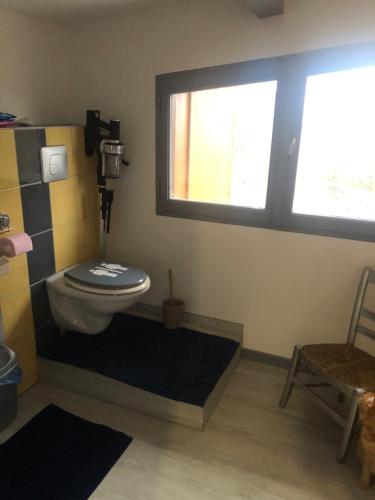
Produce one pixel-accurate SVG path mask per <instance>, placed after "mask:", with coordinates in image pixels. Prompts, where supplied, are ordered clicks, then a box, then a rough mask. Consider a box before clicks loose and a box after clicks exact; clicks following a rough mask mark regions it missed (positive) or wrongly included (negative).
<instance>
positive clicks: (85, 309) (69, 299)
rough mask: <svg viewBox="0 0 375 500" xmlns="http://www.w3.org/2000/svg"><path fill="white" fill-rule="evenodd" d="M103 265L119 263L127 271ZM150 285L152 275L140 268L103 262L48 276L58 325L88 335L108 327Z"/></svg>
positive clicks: (75, 267) (54, 316)
mask: <svg viewBox="0 0 375 500" xmlns="http://www.w3.org/2000/svg"><path fill="white" fill-rule="evenodd" d="M102 266H117V268H120V269H123V270H124V271H120V270H114V271H113V270H112V269H111V268H110V269H107V270H106V268H103V267H102ZM95 272H97V273H98V274H95ZM150 286H151V282H150V278H149V277H148V276H147V274H146V273H144V272H143V271H141V270H139V269H135V268H131V267H125V266H121V265H116V264H103V263H101V262H90V263H85V264H79V265H78V266H73V267H72V268H69V269H68V270H66V271H62V272H59V273H56V274H54V275H52V276H50V277H49V278H48V279H47V290H48V298H49V303H50V307H51V312H52V315H53V318H54V320H55V322H56V323H57V325H58V326H59V327H60V328H62V329H65V330H74V331H77V332H82V333H88V334H97V333H100V332H102V331H103V330H105V328H106V327H107V326H108V325H109V323H110V322H111V320H112V317H113V315H114V314H115V313H118V312H122V311H125V310H126V309H129V307H131V306H132V305H133V304H135V303H136V302H138V301H139V299H140V298H141V297H142V296H143V295H144V294H145V293H146V292H147V291H148V289H149V288H150Z"/></svg>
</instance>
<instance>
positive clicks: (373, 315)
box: [347, 267, 375, 345]
mask: <svg viewBox="0 0 375 500" xmlns="http://www.w3.org/2000/svg"><path fill="white" fill-rule="evenodd" d="M358 333H359V334H362V335H365V336H366V337H368V338H370V339H372V340H375V270H374V269H371V268H370V267H365V269H364V270H363V271H362V275H361V279H360V281H359V285H358V292H357V296H356V299H355V302H354V308H353V314H352V319H351V322H350V327H349V332H348V337H347V343H348V344H351V345H353V344H354V343H355V341H356V338H357V334H358Z"/></svg>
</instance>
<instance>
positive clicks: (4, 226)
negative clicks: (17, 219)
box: [0, 212, 12, 234]
mask: <svg viewBox="0 0 375 500" xmlns="http://www.w3.org/2000/svg"><path fill="white" fill-rule="evenodd" d="M11 230H12V228H11V227H10V218H9V215H8V214H4V213H1V212H0V234H2V233H7V232H9V231H11Z"/></svg>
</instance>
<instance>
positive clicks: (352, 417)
mask: <svg viewBox="0 0 375 500" xmlns="http://www.w3.org/2000/svg"><path fill="white" fill-rule="evenodd" d="M361 395H362V392H361V391H358V390H355V391H354V393H353V397H352V400H351V404H350V410H349V414H348V417H347V419H346V425H345V429H344V435H343V437H342V440H341V444H340V449H339V453H338V455H337V460H338V461H339V462H341V463H342V462H344V460H345V457H346V453H347V451H348V447H349V443H350V438H351V437H352V434H353V430H354V428H355V426H356V423H357V418H358V404H359V398H360V397H361Z"/></svg>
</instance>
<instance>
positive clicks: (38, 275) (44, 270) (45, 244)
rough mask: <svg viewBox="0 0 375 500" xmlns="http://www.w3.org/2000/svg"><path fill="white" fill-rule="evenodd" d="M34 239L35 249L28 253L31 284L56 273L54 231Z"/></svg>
mask: <svg viewBox="0 0 375 500" xmlns="http://www.w3.org/2000/svg"><path fill="white" fill-rule="evenodd" d="M32 240H33V247H34V249H33V251H32V252H29V253H28V254H27V263H28V266H29V280H30V284H31V285H32V284H33V283H36V282H37V281H41V280H43V279H45V278H48V276H50V275H51V274H54V273H55V254H54V251H53V237H52V231H47V232H46V233H42V234H39V235H38V236H34V237H33V238H32Z"/></svg>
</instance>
